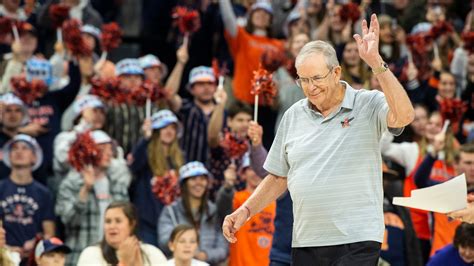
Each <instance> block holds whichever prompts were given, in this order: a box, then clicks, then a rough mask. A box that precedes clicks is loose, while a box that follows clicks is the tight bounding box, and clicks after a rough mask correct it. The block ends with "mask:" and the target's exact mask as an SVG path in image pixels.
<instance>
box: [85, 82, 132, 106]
mask: <svg viewBox="0 0 474 266" xmlns="http://www.w3.org/2000/svg"><path fill="white" fill-rule="evenodd" d="M90 83H91V86H92V88H91V91H90V94H92V95H96V96H97V97H99V98H101V99H102V100H104V101H105V102H110V103H116V104H121V103H125V102H127V101H128V100H129V97H130V96H129V94H128V93H127V92H125V91H124V90H122V89H121V88H120V80H119V79H118V78H109V79H107V80H103V79H100V78H92V79H91V81H90Z"/></svg>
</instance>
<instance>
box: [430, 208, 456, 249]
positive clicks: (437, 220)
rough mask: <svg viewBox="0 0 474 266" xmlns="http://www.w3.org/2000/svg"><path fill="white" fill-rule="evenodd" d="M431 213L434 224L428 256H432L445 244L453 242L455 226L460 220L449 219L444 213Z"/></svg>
mask: <svg viewBox="0 0 474 266" xmlns="http://www.w3.org/2000/svg"><path fill="white" fill-rule="evenodd" d="M433 215H434V225H435V226H434V232H433V241H432V243H431V253H430V256H433V254H435V253H436V251H438V250H440V249H442V248H444V247H445V246H446V245H448V244H451V243H453V240H454V234H455V233H456V228H458V226H459V225H460V224H461V222H460V221H458V220H453V219H450V218H449V217H448V216H446V214H442V213H434V214H433Z"/></svg>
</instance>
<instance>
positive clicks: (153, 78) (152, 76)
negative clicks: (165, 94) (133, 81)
mask: <svg viewBox="0 0 474 266" xmlns="http://www.w3.org/2000/svg"><path fill="white" fill-rule="evenodd" d="M143 71H144V72H145V78H146V79H147V80H148V81H150V82H152V83H153V84H160V82H161V68H160V67H157V66H155V67H149V68H145V69H144V70H143Z"/></svg>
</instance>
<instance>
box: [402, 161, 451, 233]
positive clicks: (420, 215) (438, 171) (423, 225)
mask: <svg viewBox="0 0 474 266" xmlns="http://www.w3.org/2000/svg"><path fill="white" fill-rule="evenodd" d="M421 159H422V158H421V157H420V158H419V159H418V162H417V164H416V167H415V168H414V170H413V171H412V172H411V173H410V175H409V176H408V177H407V178H406V179H405V184H404V187H403V195H404V196H405V197H409V196H411V191H412V190H414V189H417V187H416V184H415V180H414V176H415V173H416V170H417V169H418V166H419V165H420V163H421ZM453 176H455V171H454V167H452V166H449V165H446V162H445V161H442V160H436V161H435V163H434V164H433V168H432V169H431V173H430V179H432V180H435V181H438V182H444V181H447V180H449V179H450V178H452V177H453ZM409 211H410V216H411V219H412V222H413V227H414V229H415V233H416V236H417V237H418V238H420V239H425V240H428V239H430V238H431V232H430V228H429V224H428V213H429V212H427V211H423V210H418V209H412V208H410V209H409ZM435 224H436V220H435ZM435 226H436V225H435Z"/></svg>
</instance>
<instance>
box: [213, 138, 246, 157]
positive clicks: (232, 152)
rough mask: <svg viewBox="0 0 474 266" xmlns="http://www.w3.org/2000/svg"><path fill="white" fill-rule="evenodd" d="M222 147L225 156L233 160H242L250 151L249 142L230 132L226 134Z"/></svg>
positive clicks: (221, 143) (221, 142)
mask: <svg viewBox="0 0 474 266" xmlns="http://www.w3.org/2000/svg"><path fill="white" fill-rule="evenodd" d="M220 146H221V147H222V148H223V149H224V152H225V154H226V155H227V156H228V157H229V158H231V159H233V160H238V159H240V158H242V156H243V155H244V154H245V153H246V152H247V151H248V149H249V146H248V142H247V140H245V139H241V138H238V137H237V136H235V135H234V134H232V133H230V132H228V131H226V132H225V133H224V138H223V139H222V140H221V141H220Z"/></svg>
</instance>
